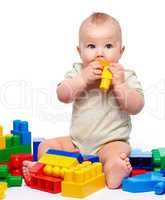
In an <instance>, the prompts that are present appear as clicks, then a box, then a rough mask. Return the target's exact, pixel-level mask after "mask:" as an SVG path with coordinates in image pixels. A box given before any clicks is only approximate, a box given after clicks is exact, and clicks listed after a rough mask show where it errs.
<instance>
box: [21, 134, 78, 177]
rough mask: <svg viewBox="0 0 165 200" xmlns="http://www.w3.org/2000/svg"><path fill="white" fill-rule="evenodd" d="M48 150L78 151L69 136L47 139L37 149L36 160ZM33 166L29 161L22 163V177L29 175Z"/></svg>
mask: <svg viewBox="0 0 165 200" xmlns="http://www.w3.org/2000/svg"><path fill="white" fill-rule="evenodd" d="M48 149H58V150H64V151H71V152H79V150H78V149H77V148H76V147H75V146H74V144H73V143H72V140H71V138H70V137H69V136H66V137H58V138H54V139H49V140H45V141H44V142H42V143H41V144H40V145H39V147H38V159H39V158H40V157H41V156H42V155H43V154H44V153H46V152H47V150H48ZM34 164H35V162H31V161H24V162H23V174H24V176H26V175H28V174H29V170H30V168H31V167H32V166H33V165H34Z"/></svg>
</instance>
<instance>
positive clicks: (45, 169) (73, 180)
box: [24, 149, 105, 198]
mask: <svg viewBox="0 0 165 200" xmlns="http://www.w3.org/2000/svg"><path fill="white" fill-rule="evenodd" d="M80 158H81V159H80ZM82 159H83V156H82V155H79V153H72V152H67V151H59V150H52V149H51V150H48V152H47V153H46V154H44V155H43V156H42V157H41V159H40V160H39V161H38V162H37V163H36V164H35V165H33V167H32V168H31V169H30V171H29V172H30V175H29V176H26V177H24V179H25V183H26V184H27V185H28V186H30V187H31V188H34V189H38V190H42V191H46V192H51V193H59V192H62V195H63V196H68V197H80V198H82V197H85V196H87V195H89V194H91V193H93V192H95V191H97V190H99V189H101V188H103V187H104V186H105V177H104V174H103V172H102V164H101V163H100V162H94V163H92V162H90V161H83V162H82V163H81V161H82Z"/></svg>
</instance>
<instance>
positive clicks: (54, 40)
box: [0, 0, 165, 149]
mask: <svg viewBox="0 0 165 200" xmlns="http://www.w3.org/2000/svg"><path fill="white" fill-rule="evenodd" d="M164 8H165V7H164V1H163V0H157V1H156V0H145V1H143V0H134V1H130V0H125V1H122V0H90V1H88V0H83V1H80V0H79V1H77V0H69V1H66V0H60V1H55V0H49V1H46V0H45V1H43V0H40V1H37V0H28V1H23V0H20V1H18V0H16V1H8V0H6V1H0V69H1V72H0V74H1V76H0V122H1V124H3V125H4V131H5V133H8V132H9V131H10V129H11V123H12V120H13V119H23V120H28V121H29V122H30V129H31V131H32V133H33V136H35V137H37V136H40V137H46V138H51V137H56V136H62V135H66V134H68V133H69V126H70V117H71V107H72V106H71V104H63V103H60V102H59V101H58V100H57V98H56V84H57V83H58V82H59V81H60V80H62V79H63V76H64V74H65V72H66V71H68V70H70V69H71V67H72V63H73V62H77V61H80V59H79V56H78V53H77V51H76V45H77V44H78V29H79V26H80V23H81V22H82V20H83V19H84V18H86V17H87V16H89V15H90V14H91V13H92V12H95V11H101V12H106V13H108V14H110V15H112V16H114V17H115V18H117V19H118V20H119V22H120V23H121V27H122V30H123V44H124V45H125V46H126V51H125V53H124V55H123V57H122V59H121V60H120V62H121V63H122V64H123V65H124V67H125V68H130V69H134V70H135V71H136V73H137V75H138V78H139V80H140V81H141V83H142V86H143V88H144V92H145V101H146V102H145V108H144V109H143V111H142V112H141V113H140V114H138V115H136V116H133V118H132V121H133V130H132V134H131V143H132V145H133V147H139V148H148V149H151V148H155V147H160V146H164V140H163V138H164V126H165V125H164V122H165V59H164V58H165V56H164V55H165V51H164V48H165V26H164V18H165V12H164Z"/></svg>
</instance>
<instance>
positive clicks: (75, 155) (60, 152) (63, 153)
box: [47, 149, 83, 163]
mask: <svg viewBox="0 0 165 200" xmlns="http://www.w3.org/2000/svg"><path fill="white" fill-rule="evenodd" d="M47 154H53V155H61V156H68V157H73V158H76V159H77V160H78V161H79V162H80V163H81V162H83V157H82V155H81V154H80V153H74V152H68V151H63V150H56V149H49V150H48V151H47Z"/></svg>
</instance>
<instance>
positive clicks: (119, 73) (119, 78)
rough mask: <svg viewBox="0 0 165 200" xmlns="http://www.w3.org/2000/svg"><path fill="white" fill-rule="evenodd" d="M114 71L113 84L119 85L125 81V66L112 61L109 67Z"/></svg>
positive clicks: (114, 85)
mask: <svg viewBox="0 0 165 200" xmlns="http://www.w3.org/2000/svg"><path fill="white" fill-rule="evenodd" d="M109 70H110V71H111V72H112V85H113V87H116V86H119V85H121V84H122V83H124V81H125V76H124V68H123V66H122V65H121V64H119V63H112V64H111V65H110V67H109Z"/></svg>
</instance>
